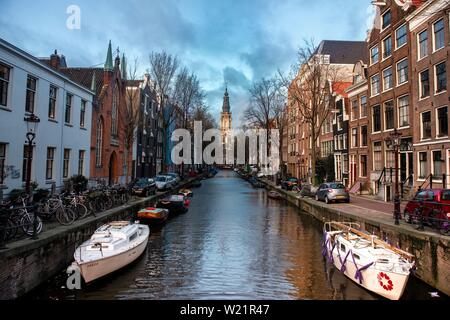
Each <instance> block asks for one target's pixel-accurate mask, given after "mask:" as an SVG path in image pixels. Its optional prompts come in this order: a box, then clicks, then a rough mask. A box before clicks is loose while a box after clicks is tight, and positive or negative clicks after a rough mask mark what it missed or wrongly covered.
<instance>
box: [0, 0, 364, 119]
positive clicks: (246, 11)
mask: <svg viewBox="0 0 450 320" xmlns="http://www.w3.org/2000/svg"><path fill="white" fill-rule="evenodd" d="M70 5H77V6H78V7H79V8H80V9H81V28H80V29H79V30H69V29H68V28H67V27H66V21H67V19H68V17H69V15H68V14H67V8H68V7H69V6H70ZM0 8H1V11H2V14H1V15H0V37H1V38H4V39H5V40H7V41H9V42H12V43H13V44H15V45H16V46H18V47H20V48H22V49H24V50H26V51H28V52H30V53H31V54H33V55H35V56H38V57H41V56H49V55H50V53H51V52H52V51H54V50H55V49H58V52H59V53H62V54H64V55H65V56H66V58H67V61H68V64H69V66H96V65H101V64H103V63H104V60H105V56H106V49H107V45H108V41H109V40H110V39H111V40H112V43H113V46H114V48H117V47H119V48H120V50H121V51H122V52H125V54H126V55H127V56H128V57H129V58H131V57H137V58H138V59H139V61H140V62H139V63H140V67H141V70H145V69H146V68H147V67H148V56H149V53H150V52H152V51H159V50H163V49H164V50H166V51H167V52H169V53H172V54H174V55H177V56H178V57H179V58H180V60H181V61H182V63H183V64H184V65H186V66H187V67H188V68H189V69H191V70H192V71H194V72H195V73H196V74H197V75H198V76H199V79H200V81H201V85H202V87H203V89H204V90H205V92H206V93H207V97H208V98H207V102H208V105H209V106H210V107H211V109H212V110H213V111H214V113H215V115H216V116H217V117H218V115H219V112H220V109H221V104H222V97H223V92H224V86H225V82H228V83H229V91H230V94H231V104H232V111H233V113H234V118H235V119H236V120H238V118H239V117H240V115H241V113H242V111H243V109H245V107H246V106H247V104H248V94H247V92H248V88H249V86H250V84H251V83H252V81H254V80H257V79H260V78H262V77H270V76H271V75H273V74H275V73H276V70H277V69H282V70H286V71H287V70H288V69H289V67H290V65H292V64H293V63H294V62H295V59H296V52H297V49H298V48H299V47H300V46H301V45H302V43H303V41H304V39H311V38H314V39H315V41H316V42H318V41H320V40H323V39H330V40H364V39H365V35H366V30H367V23H368V22H367V21H368V18H369V17H370V0H314V1H313V0H126V1H119V0H95V1H89V0H70V1H66V0H38V1H29V0H0Z"/></svg>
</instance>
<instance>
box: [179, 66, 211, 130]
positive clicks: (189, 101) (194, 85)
mask: <svg viewBox="0 0 450 320" xmlns="http://www.w3.org/2000/svg"><path fill="white" fill-rule="evenodd" d="M204 97H205V94H204V93H203V91H202V90H201V88H200V82H199V80H198V78H197V76H196V75H195V74H194V73H189V70H188V69H187V68H183V69H181V71H180V72H179V73H178V75H177V77H176V80H175V86H174V92H173V98H172V99H173V101H174V102H176V104H177V105H178V106H179V107H180V110H181V113H182V117H183V119H182V121H181V125H182V127H183V128H184V129H193V128H189V124H190V121H189V118H190V117H191V113H192V111H193V109H194V107H195V106H201V105H202V104H203V99H204Z"/></svg>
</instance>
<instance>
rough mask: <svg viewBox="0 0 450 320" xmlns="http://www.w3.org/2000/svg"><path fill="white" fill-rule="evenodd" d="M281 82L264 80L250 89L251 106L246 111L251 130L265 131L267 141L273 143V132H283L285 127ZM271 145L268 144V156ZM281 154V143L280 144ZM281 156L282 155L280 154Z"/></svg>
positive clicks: (247, 124)
mask: <svg viewBox="0 0 450 320" xmlns="http://www.w3.org/2000/svg"><path fill="white" fill-rule="evenodd" d="M280 84H281V82H280V81H279V79H277V78H275V77H274V78H270V79H264V78H263V79H262V80H260V81H257V82H255V83H253V85H252V87H251V88H250V105H249V107H248V108H247V109H246V110H245V111H244V115H243V120H244V122H245V126H246V127H249V128H258V129H263V130H264V132H265V134H266V138H267V141H268V142H270V141H271V136H270V133H271V130H272V129H279V130H282V126H283V125H284V122H283V119H282V118H283V117H284V113H285V112H284V109H285V105H286V104H285V98H284V96H283V94H282V92H281V90H280V89H281V86H280ZM271 147H272V146H271V145H270V144H269V143H268V144H267V154H269V152H270V149H271ZM278 148H279V150H280V152H281V148H282V146H281V143H278ZM280 154H281V153H280Z"/></svg>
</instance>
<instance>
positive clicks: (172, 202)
mask: <svg viewBox="0 0 450 320" xmlns="http://www.w3.org/2000/svg"><path fill="white" fill-rule="evenodd" d="M189 203H190V202H189ZM189 203H187V201H186V198H185V197H184V196H182V195H175V196H170V197H167V198H164V199H162V200H160V201H158V203H157V205H156V207H157V208H161V209H167V210H169V214H170V215H177V214H182V213H186V212H187V211H188V206H187V205H189Z"/></svg>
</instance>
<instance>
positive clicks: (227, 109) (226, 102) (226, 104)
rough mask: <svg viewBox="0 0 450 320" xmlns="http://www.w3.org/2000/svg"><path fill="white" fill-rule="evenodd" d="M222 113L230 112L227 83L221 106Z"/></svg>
mask: <svg viewBox="0 0 450 320" xmlns="http://www.w3.org/2000/svg"><path fill="white" fill-rule="evenodd" d="M222 112H223V113H231V107H230V95H229V94H228V84H227V85H226V87H225V94H224V96H223V107H222Z"/></svg>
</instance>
